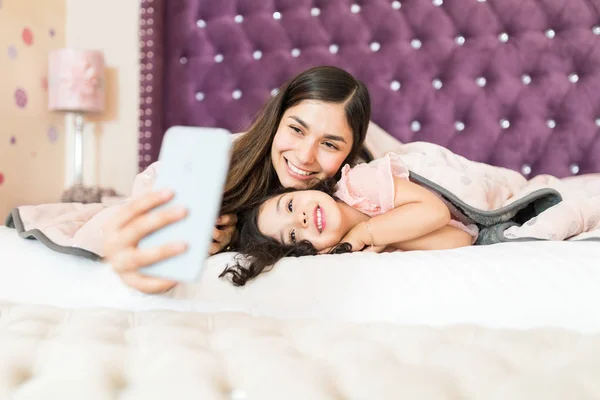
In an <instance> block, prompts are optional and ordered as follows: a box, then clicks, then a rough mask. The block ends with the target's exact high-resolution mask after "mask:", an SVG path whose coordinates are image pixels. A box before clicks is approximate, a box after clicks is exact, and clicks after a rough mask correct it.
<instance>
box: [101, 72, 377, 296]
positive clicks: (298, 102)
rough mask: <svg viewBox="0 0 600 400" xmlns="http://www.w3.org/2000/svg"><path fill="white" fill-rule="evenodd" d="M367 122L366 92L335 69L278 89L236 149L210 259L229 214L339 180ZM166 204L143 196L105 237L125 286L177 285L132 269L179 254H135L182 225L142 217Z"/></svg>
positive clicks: (226, 237) (229, 231)
mask: <svg viewBox="0 0 600 400" xmlns="http://www.w3.org/2000/svg"><path fill="white" fill-rule="evenodd" d="M370 117H371V104H370V98H369V93H368V91H367V88H366V87H365V86H364V84H363V83H361V82H360V81H358V80H356V79H355V78H354V77H352V75H350V74H348V73H347V72H345V71H344V70H341V69H339V68H335V67H315V68H312V69H309V70H307V71H305V72H303V73H301V74H299V75H298V76H296V77H294V78H293V79H292V80H290V81H289V82H288V83H287V84H285V85H284V86H283V87H282V88H281V90H280V91H279V93H278V94H277V95H276V96H275V97H273V98H272V99H271V100H270V101H269V102H268V103H267V104H266V105H265V107H264V108H263V110H262V112H261V113H260V114H259V116H258V118H257V119H256V121H255V122H254V124H253V125H252V127H251V128H250V129H249V130H248V132H246V133H245V134H243V135H241V136H240V137H239V138H237V139H236V141H235V144H234V146H233V150H232V156H231V164H230V169H229V173H228V176H227V182H226V185H225V193H224V195H223V203H222V207H221V215H222V216H221V217H220V218H219V220H218V221H217V226H216V228H215V231H214V234H213V238H214V242H213V245H212V247H211V250H210V253H211V254H215V253H217V252H219V251H221V250H222V249H223V248H225V246H227V245H228V244H229V242H230V241H231V239H232V236H233V234H234V232H235V224H236V222H237V218H236V216H235V215H234V213H237V212H239V211H241V210H244V208H246V207H248V206H250V205H252V204H255V203H256V202H257V201H259V200H260V199H262V198H264V197H265V196H267V195H269V194H270V193H273V192H275V191H277V190H281V188H284V187H286V188H287V187H295V188H304V187H306V186H307V184H308V182H309V181H310V180H312V179H314V178H319V179H325V178H331V177H339V174H340V169H341V167H342V165H345V164H346V163H350V164H354V163H355V161H356V159H357V157H358V155H359V153H360V151H361V149H363V142H364V141H365V137H366V134H367V128H368V126H369V120H370ZM171 198H172V194H171V195H169V196H166V197H165V196H164V195H162V196H161V194H159V193H149V194H148V195H146V196H143V197H141V198H139V199H136V200H134V201H132V202H131V203H130V204H128V205H127V206H126V207H124V208H123V209H122V210H121V211H120V212H119V213H117V214H116V215H115V216H114V217H113V219H112V220H111V221H110V222H109V224H108V225H107V226H106V228H105V230H104V238H105V239H104V240H105V243H104V254H105V257H106V259H107V260H108V261H109V262H110V263H111V264H112V266H113V268H114V269H115V271H116V272H117V273H118V274H119V275H120V276H121V278H122V279H123V281H124V282H125V283H126V284H128V285H129V286H132V287H134V288H136V289H138V290H140V291H143V292H146V293H158V292H163V291H166V290H169V289H170V288H172V287H173V286H174V285H175V284H176V283H175V282H172V281H168V280H164V279H159V278H154V277H149V276H145V275H142V274H140V273H139V272H138V269H139V268H142V267H145V266H148V265H151V264H153V263H155V262H158V261H161V260H163V259H166V258H169V257H172V256H175V255H177V254H180V253H181V252H183V251H185V245H184V244H181V243H176V244H172V245H168V246H164V247H161V248H157V249H152V250H140V249H138V247H137V244H138V242H139V241H140V240H141V239H142V238H143V237H144V236H146V235H148V234H150V233H152V232H154V231H156V230H158V229H161V228H162V227H165V226H167V225H169V224H171V223H173V222H175V221H178V220H180V219H181V218H184V217H185V213H184V212H183V213H182V212H174V211H172V210H168V209H165V210H164V211H161V212H159V213H156V214H154V213H152V214H149V213H148V212H149V211H150V210H152V209H153V208H155V207H157V206H159V205H161V204H164V203H166V202H168V201H169V200H170V199H171Z"/></svg>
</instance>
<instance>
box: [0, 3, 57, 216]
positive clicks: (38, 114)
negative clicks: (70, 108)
mask: <svg viewBox="0 0 600 400" xmlns="http://www.w3.org/2000/svg"><path fill="white" fill-rule="evenodd" d="M65 18H66V9H65V0H44V1H40V0H0V220H3V219H4V217H5V216H6V215H7V213H8V211H9V210H10V208H12V207H15V206H17V205H22V204H38V203H47V202H56V201H58V199H59V198H60V193H61V191H62V190H63V182H64V156H65V146H64V141H63V136H64V135H63V134H62V132H63V125H64V123H63V119H64V118H63V116H62V115H60V114H55V113H51V112H49V111H47V85H48V82H47V78H46V74H47V65H48V61H47V59H48V52H49V51H50V50H52V49H55V48H60V47H64V46H65V33H64V28H65Z"/></svg>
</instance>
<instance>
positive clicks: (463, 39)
mask: <svg viewBox="0 0 600 400" xmlns="http://www.w3.org/2000/svg"><path fill="white" fill-rule="evenodd" d="M140 40H141V96H140V98H141V107H140V132H139V143H140V147H139V149H140V150H139V165H140V168H145V167H146V166H147V165H148V164H149V163H151V162H153V161H155V160H156V159H157V157H158V151H159V148H160V143H161V140H162V136H163V133H164V131H165V130H166V129H167V128H168V127H170V126H172V125H198V126H217V127H223V128H227V129H229V130H231V131H234V132H235V131H240V130H242V129H245V128H246V127H247V124H248V123H249V121H251V119H252V118H253V116H254V115H255V113H256V112H257V111H258V109H259V108H260V106H261V105H262V104H263V103H264V102H265V101H266V99H267V98H268V96H270V94H271V93H272V91H273V90H274V89H276V88H277V87H279V86H280V85H281V84H282V83H283V82H284V81H285V80H287V79H289V78H290V77H291V76H293V75H294V74H296V73H298V72H300V71H301V70H303V69H306V68H308V67H311V66H314V65H319V64H329V65H336V66H339V67H342V68H345V69H346V70H348V71H349V72H350V73H352V74H354V75H355V76H356V77H357V78H358V79H360V80H362V81H363V82H364V83H365V84H366V85H367V87H368V88H369V90H370V93H371V98H372V106H373V110H372V119H373V121H374V122H376V123H377V124H378V125H380V126H381V127H382V128H383V129H384V130H386V131H387V132H389V133H390V134H392V135H393V136H395V137H397V138H398V139H400V140H401V141H403V142H408V141H429V142H434V143H437V144H440V145H443V146H446V147H448V148H449V149H450V150H452V151H454V152H456V153H459V154H461V155H463V156H465V157H467V158H470V159H473V160H476V161H482V162H486V163H489V164H492V165H498V166H503V167H507V168H511V169H515V170H518V171H521V172H522V173H524V174H525V175H528V176H530V177H532V176H534V175H538V174H542V173H549V174H552V175H555V176H558V177H565V176H569V175H573V174H583V173H590V172H600V0H487V1H486V0H445V1H443V0H406V1H398V0H141V22H140Z"/></svg>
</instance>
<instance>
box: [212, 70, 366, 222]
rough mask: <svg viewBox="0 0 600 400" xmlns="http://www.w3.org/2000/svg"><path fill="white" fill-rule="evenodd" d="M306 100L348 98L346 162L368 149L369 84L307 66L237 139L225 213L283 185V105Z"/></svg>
mask: <svg viewBox="0 0 600 400" xmlns="http://www.w3.org/2000/svg"><path fill="white" fill-rule="evenodd" d="M304 100H317V101H323V102H328V103H336V104H345V111H346V120H347V122H348V125H349V126H350V129H351V130H352V136H353V144H352V150H351V151H350V154H348V157H346V160H344V163H343V164H342V165H344V164H346V163H349V164H354V163H355V161H356V158H357V156H358V155H359V154H360V153H361V152H364V148H363V142H364V140H365V137H366V135H367V128H368V126H369V121H370V119H371V100H370V97H369V92H368V90H367V88H366V86H365V85H364V84H363V83H362V82H360V81H359V80H357V79H355V78H354V77H353V76H352V75H350V74H349V73H348V72H346V71H344V70H342V69H340V68H337V67H331V66H320V67H314V68H311V69H308V70H306V71H304V72H302V73H300V74H299V75H297V76H296V77H294V78H293V79H291V80H290V81H289V82H288V83H286V84H284V85H283V86H282V87H281V88H280V90H279V92H278V94H277V95H276V96H274V97H273V98H271V99H270V100H269V101H268V102H267V104H265V106H264V108H263V109H262V111H261V112H260V113H259V115H258V117H257V119H256V121H255V122H254V124H253V125H252V126H251V127H250V129H249V130H248V131H247V132H246V133H245V134H244V135H243V136H242V137H241V138H240V139H238V140H237V141H236V142H235V144H234V145H233V151H232V157H231V163H230V166H229V173H228V176H227V182H226V184H225V192H224V194H223V201H222V206H221V214H229V213H237V212H238V211H239V210H241V209H244V208H247V207H248V206H249V205H251V204H256V203H257V202H258V201H259V200H260V199H264V198H265V197H266V196H268V195H269V194H272V193H273V191H274V190H277V189H279V188H281V184H280V183H279V180H278V178H277V175H276V173H275V170H274V168H273V164H272V161H271V146H272V144H273V138H274V137H275V133H276V132H277V128H278V126H279V123H280V121H281V118H282V117H283V114H284V113H285V111H286V110H287V109H288V108H290V107H293V106H295V105H297V104H299V103H300V102H302V101H304ZM338 176H339V172H338Z"/></svg>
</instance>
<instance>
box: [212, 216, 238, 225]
mask: <svg viewBox="0 0 600 400" xmlns="http://www.w3.org/2000/svg"><path fill="white" fill-rule="evenodd" d="M237 220H238V219H237V215H235V214H225V215H221V216H220V217H219V218H218V219H217V223H216V225H217V226H228V227H229V226H235V224H237Z"/></svg>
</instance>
